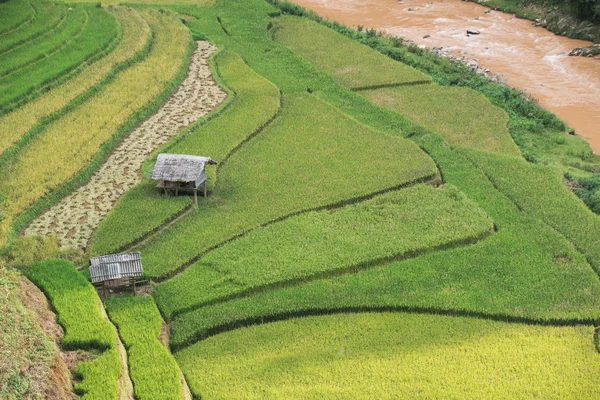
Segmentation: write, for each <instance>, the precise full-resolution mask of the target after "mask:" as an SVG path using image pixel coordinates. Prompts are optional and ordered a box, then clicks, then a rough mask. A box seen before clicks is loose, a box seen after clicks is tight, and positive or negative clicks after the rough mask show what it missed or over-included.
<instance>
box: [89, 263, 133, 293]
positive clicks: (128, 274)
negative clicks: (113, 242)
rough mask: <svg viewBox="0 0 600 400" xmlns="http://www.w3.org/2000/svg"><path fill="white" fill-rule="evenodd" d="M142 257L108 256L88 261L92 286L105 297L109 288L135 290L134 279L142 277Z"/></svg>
mask: <svg viewBox="0 0 600 400" xmlns="http://www.w3.org/2000/svg"><path fill="white" fill-rule="evenodd" d="M143 273H144V271H143V269H142V255H141V254H140V253H137V252H136V253H122V254H110V255H106V256H101V257H92V258H91V259H90V275H91V277H92V284H93V285H94V286H95V287H96V288H101V289H102V290H103V291H104V296H105V297H106V294H107V291H108V289H109V288H111V287H120V286H130V287H132V288H133V294H134V295H135V294H136V290H135V284H136V281H135V278H137V277H138V276H142V274H143Z"/></svg>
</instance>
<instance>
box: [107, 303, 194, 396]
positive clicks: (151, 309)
mask: <svg viewBox="0 0 600 400" xmlns="http://www.w3.org/2000/svg"><path fill="white" fill-rule="evenodd" d="M105 305H106V310H107V311H108V315H109V317H110V319H111V321H112V322H113V323H114V324H115V325H116V326H117V328H118V329H119V336H120V337H121V340H122V341H123V344H124V345H125V348H126V349H127V355H128V363H129V372H130V374H131V379H132V380H133V387H134V390H135V398H136V399H139V400H146V399H147V400H154V399H164V400H169V399H173V400H175V399H178V400H181V397H182V395H183V393H182V386H181V379H180V375H181V373H180V371H179V367H178V366H177V363H176V362H175V359H174V358H173V356H172V355H171V354H170V353H169V351H168V350H167V349H166V348H165V347H164V346H163V345H162V344H161V343H160V342H159V341H158V336H159V335H160V332H161V329H162V318H161V316H160V313H159V312H158V309H157V308H156V305H155V304H154V301H153V300H152V297H133V296H123V297H112V298H109V299H107V300H106V301H105Z"/></svg>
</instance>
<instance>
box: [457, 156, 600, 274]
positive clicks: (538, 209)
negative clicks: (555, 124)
mask: <svg viewBox="0 0 600 400" xmlns="http://www.w3.org/2000/svg"><path fill="white" fill-rule="evenodd" d="M462 152H463V154H465V155H466V156H467V157H469V158H470V159H471V160H472V161H473V162H474V163H475V164H476V165H477V166H478V167H479V168H481V170H482V171H483V172H484V173H485V174H486V175H487V176H488V178H489V179H490V180H491V181H492V182H493V183H494V185H495V186H496V187H497V188H498V189H499V190H501V191H502V192H503V193H504V194H505V195H506V196H508V197H509V198H510V199H511V200H512V201H513V202H515V204H517V206H518V207H519V208H520V209H522V210H523V211H524V212H525V213H528V214H530V215H532V216H534V217H535V218H538V219H540V220H541V221H544V222H545V223H547V224H548V225H550V226H551V227H553V228H554V229H556V230H557V231H558V232H560V233H562V234H563V235H564V236H565V237H566V238H567V239H568V240H569V241H571V242H572V243H573V245H574V246H575V247H576V248H577V249H578V250H579V251H580V252H581V253H582V254H583V255H585V257H586V258H587V260H588V262H589V263H590V264H591V265H592V267H594V269H595V270H596V271H597V272H598V271H600V237H599V233H600V217H598V215H595V214H594V213H593V212H592V211H590V210H589V209H588V208H587V207H586V205H585V204H584V203H583V201H581V200H580V199H578V198H577V197H576V196H575V194H573V192H571V191H570V190H569V189H568V188H567V186H566V185H565V183H564V181H563V178H562V176H561V175H560V174H559V173H557V172H556V171H555V170H553V169H551V168H549V167H545V166H540V165H533V164H530V163H527V162H525V161H522V160H519V159H517V158H514V157H510V156H503V155H499V154H491V153H483V152H476V151H473V150H463V151H462Z"/></svg>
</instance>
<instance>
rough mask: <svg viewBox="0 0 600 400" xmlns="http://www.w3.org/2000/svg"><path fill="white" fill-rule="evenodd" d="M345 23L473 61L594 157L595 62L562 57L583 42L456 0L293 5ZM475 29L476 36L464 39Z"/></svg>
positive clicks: (599, 102) (598, 124) (599, 83)
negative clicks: (552, 118) (572, 134)
mask: <svg viewBox="0 0 600 400" xmlns="http://www.w3.org/2000/svg"><path fill="white" fill-rule="evenodd" d="M293 1H294V2H295V3H297V4H299V5H302V6H304V7H306V8H310V9H312V10H314V11H315V12H316V13H317V14H319V15H321V16H323V17H326V18H328V19H331V20H336V21H339V22H341V23H343V24H345V25H348V26H352V27H356V26H358V25H362V26H364V27H365V28H375V29H377V30H384V31H386V32H387V33H389V34H391V35H396V36H402V37H404V38H406V39H409V40H412V41H414V42H416V43H417V44H420V45H426V46H427V47H430V48H434V47H442V48H443V49H444V50H445V51H449V52H451V54H452V55H453V56H456V57H463V56H464V57H467V59H468V60H471V61H476V62H477V63H478V64H479V66H480V67H481V68H486V69H489V70H490V73H491V74H502V78H501V79H502V81H504V82H505V83H506V84H508V85H510V86H512V87H515V88H518V89H520V90H523V91H525V92H526V93H528V94H529V95H531V96H532V97H534V98H536V99H537V100H538V102H539V103H540V104H541V105H542V106H543V107H545V108H546V109H548V110H551V111H552V112H554V113H555V114H556V115H558V116H559V117H560V118H561V119H562V120H563V121H565V122H566V123H567V125H569V126H570V127H571V128H573V129H575V131H576V132H577V134H578V135H580V136H582V137H584V138H585V139H586V140H588V142H589V143H590V145H591V146H592V149H593V150H594V152H596V153H597V154H600V57H595V58H584V57H569V56H568V53H569V52H570V51H571V50H572V49H574V48H576V47H583V46H587V45H590V44H591V43H590V42H585V41H581V40H573V39H568V38H565V37H561V36H557V35H554V34H553V33H551V32H549V31H547V30H546V29H543V28H536V27H534V26H532V23H531V21H527V20H523V19H518V18H516V17H514V16H513V15H510V14H505V13H502V12H499V11H490V10H489V9H487V8H485V7H482V6H480V5H477V4H474V3H470V2H464V1H460V0H435V1H426V0H404V1H398V0H293ZM467 30H476V31H478V32H479V33H480V34H479V35H467V32H466V31H467Z"/></svg>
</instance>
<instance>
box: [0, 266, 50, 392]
mask: <svg viewBox="0 0 600 400" xmlns="http://www.w3.org/2000/svg"><path fill="white" fill-rule="evenodd" d="M21 290H22V289H21V287H20V284H19V274H18V273H16V272H15V271H10V270H7V269H5V268H4V266H2V265H0V326H2V329H0V365H2V368H0V398H3V399H17V398H22V399H24V398H42V397H43V396H44V395H45V393H44V385H45V383H46V381H47V380H48V378H49V375H50V370H51V368H52V366H53V364H54V357H55V356H56V353H57V348H56V345H55V344H54V342H53V341H52V340H50V339H49V338H48V337H47V336H46V335H45V334H44V332H43V331H42V328H41V326H40V322H39V321H37V320H36V318H35V317H34V315H33V313H32V312H31V310H28V309H27V308H26V307H25V305H24V304H23V302H22V301H21V296H20V295H21V293H20V292H21Z"/></svg>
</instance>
